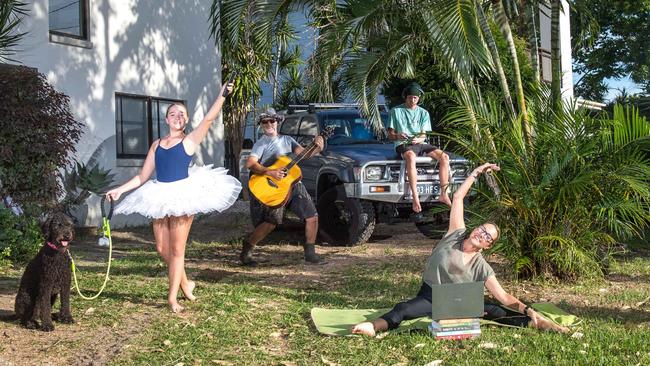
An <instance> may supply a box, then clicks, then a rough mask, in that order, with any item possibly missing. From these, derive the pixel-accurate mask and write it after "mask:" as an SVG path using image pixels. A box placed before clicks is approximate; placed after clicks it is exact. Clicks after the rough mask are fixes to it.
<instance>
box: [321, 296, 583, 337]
mask: <svg viewBox="0 0 650 366" xmlns="http://www.w3.org/2000/svg"><path fill="white" fill-rule="evenodd" d="M531 307H532V308H533V309H535V311H537V312H539V313H540V314H542V315H543V316H545V317H546V318H548V319H550V320H552V321H554V322H555V323H557V324H560V325H563V326H567V327H572V326H576V325H578V324H580V322H581V319H580V318H578V317H577V316H575V315H572V314H569V313H567V312H566V311H564V310H562V309H560V308H559V307H557V306H556V305H555V304H551V303H535V304H531ZM389 310H390V309H324V308H313V309H311V319H312V321H313V322H314V325H315V326H316V329H317V330H318V332H319V333H322V334H325V335H331V336H350V335H353V334H352V332H351V330H352V327H353V326H354V325H355V324H358V323H362V322H365V321H371V320H373V319H376V318H378V317H380V316H381V315H384V314H386V313H387V312H388V311H389ZM430 323H431V318H429V317H422V318H417V319H411V320H406V321H404V322H402V323H401V324H400V326H399V327H398V328H397V329H394V330H393V331H392V332H405V331H412V330H425V331H426V330H427V327H428V326H429V324H430ZM481 325H494V326H500V327H513V328H516V327H514V326H512V325H505V324H501V323H497V322H494V321H490V320H485V319H481Z"/></svg>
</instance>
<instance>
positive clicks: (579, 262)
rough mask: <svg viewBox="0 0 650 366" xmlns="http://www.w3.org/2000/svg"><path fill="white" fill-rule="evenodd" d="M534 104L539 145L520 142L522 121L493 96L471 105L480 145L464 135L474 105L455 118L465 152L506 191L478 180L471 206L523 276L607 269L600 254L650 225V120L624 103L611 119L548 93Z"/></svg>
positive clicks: (596, 272)
mask: <svg viewBox="0 0 650 366" xmlns="http://www.w3.org/2000/svg"><path fill="white" fill-rule="evenodd" d="M529 102H530V105H529V107H530V110H529V112H530V122H531V125H532V126H533V127H534V131H535V135H534V138H533V140H532V145H528V144H525V143H524V142H523V141H524V139H523V132H522V128H521V123H519V122H518V121H517V120H514V121H511V120H508V119H504V118H503V115H502V113H503V112H502V110H501V109H500V108H499V107H498V106H497V104H496V103H495V102H490V101H489V100H488V101H487V102H483V101H481V99H480V98H479V97H477V98H476V100H474V101H465V102H464V103H473V104H474V105H473V108H474V110H475V111H477V112H478V113H477V115H476V117H477V119H478V124H479V126H480V130H481V132H482V136H483V138H482V140H481V142H480V143H478V144H477V143H475V142H473V141H471V140H470V139H468V138H467V137H466V136H469V135H470V129H471V128H472V127H471V126H470V125H469V124H468V123H467V121H468V116H467V114H466V113H467V112H466V111H467V110H468V108H459V109H457V110H456V111H455V112H454V113H452V114H450V116H449V120H450V121H452V122H453V123H454V125H455V127H456V128H457V130H456V131H457V133H456V135H455V136H454V138H455V140H456V141H457V142H458V143H459V145H461V146H464V147H465V148H464V150H463V154H464V155H465V156H467V157H469V158H471V159H472V160H473V161H475V162H477V163H478V162H484V161H494V162H497V163H498V164H499V165H500V166H501V171H500V172H499V173H498V174H496V175H495V176H496V178H497V179H498V180H499V185H500V188H501V194H500V196H499V197H498V198H497V197H495V196H494V195H493V194H492V193H491V192H490V190H489V187H486V186H479V188H478V190H479V199H478V200H477V201H476V202H475V203H474V204H473V205H472V206H471V208H472V210H474V211H475V212H476V213H477V214H478V215H476V216H475V219H476V220H485V219H491V220H494V221H496V222H497V223H498V224H499V225H500V227H501V232H502V237H503V240H501V241H500V243H499V245H498V247H495V248H494V249H495V250H497V251H500V252H502V253H504V254H506V255H507V256H508V257H509V258H510V259H511V260H512V262H513V264H514V268H515V270H516V271H517V272H518V273H519V274H523V275H526V276H528V275H553V276H557V277H561V278H573V277H577V276H588V275H595V276H599V275H602V272H603V270H605V269H606V268H603V264H606V263H607V261H603V253H605V254H606V253H607V252H608V251H609V249H610V248H611V247H612V245H613V244H615V243H616V241H617V240H629V239H631V238H632V237H635V236H636V237H640V236H641V235H642V233H643V232H644V230H645V229H646V228H647V227H648V223H649V222H650V215H649V214H648V212H650V184H649V183H650V160H649V159H648V156H647V155H646V154H645V151H647V149H648V144H649V142H650V127H649V125H648V122H647V121H646V120H645V118H642V117H640V116H639V115H638V113H637V111H636V110H634V109H632V108H628V109H624V108H623V107H621V106H618V107H616V108H615V110H614V114H613V116H612V117H611V118H610V117H609V116H608V115H607V114H605V113H603V114H602V115H600V116H596V117H593V116H590V115H589V114H588V113H586V112H584V111H576V110H575V109H574V106H572V105H568V104H567V105H565V106H564V109H563V110H561V111H559V112H554V111H553V110H552V108H551V107H550V98H548V95H541V96H539V97H536V98H531V99H530V101H529ZM488 130H489V131H490V133H491V136H492V141H493V142H494V145H493V146H494V148H492V145H491V144H490V143H488V141H489V137H488V136H489V135H488V134H487V132H488Z"/></svg>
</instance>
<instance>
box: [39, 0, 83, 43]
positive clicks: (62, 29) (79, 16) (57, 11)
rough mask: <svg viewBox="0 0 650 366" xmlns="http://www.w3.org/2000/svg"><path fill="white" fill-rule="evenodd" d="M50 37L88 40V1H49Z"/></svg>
mask: <svg viewBox="0 0 650 366" xmlns="http://www.w3.org/2000/svg"><path fill="white" fill-rule="evenodd" d="M48 3H49V11H48V13H49V14H48V16H49V21H50V35H51V36H59V37H69V38H74V39H78V40H85V41H87V40H88V0H49V1H48Z"/></svg>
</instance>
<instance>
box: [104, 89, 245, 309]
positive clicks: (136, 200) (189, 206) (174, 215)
mask: <svg viewBox="0 0 650 366" xmlns="http://www.w3.org/2000/svg"><path fill="white" fill-rule="evenodd" d="M232 88H233V84H232V83H228V84H226V85H224V86H223V87H222V88H221V92H219V96H218V97H217V99H216V100H215V102H214V104H213V105H212V107H211V108H210V110H209V111H208V113H207V114H206V115H205V117H204V118H203V120H202V121H201V123H200V124H199V125H198V126H197V127H196V128H195V129H194V130H193V131H192V132H190V133H189V134H187V135H186V134H185V132H184V130H185V126H186V125H187V122H188V120H189V118H188V113H187V109H186V108H185V106H184V105H182V104H173V105H171V106H169V108H168V109H167V115H166V117H165V121H166V122H167V125H168V126H169V135H167V136H165V137H163V138H161V139H159V140H156V141H154V143H153V144H152V145H151V147H150V148H149V152H148V153H147V158H146V159H145V161H144V165H143V166H142V170H140V174H138V175H136V176H134V177H133V178H131V180H129V181H128V182H126V183H124V184H123V185H121V186H119V187H118V188H115V189H113V190H111V191H109V192H108V193H106V196H107V197H108V198H109V199H113V200H118V199H119V198H120V196H121V195H122V194H123V193H125V192H128V191H130V190H132V189H134V188H138V187H140V186H141V187H140V188H138V189H137V190H136V191H135V192H133V193H131V194H130V195H129V196H128V197H126V198H125V199H124V201H122V202H120V204H118V206H117V207H116V208H115V213H116V214H131V213H139V214H141V215H144V216H147V217H149V218H152V219H153V235H154V238H155V240H156V250H157V251H158V253H159V254H160V256H161V257H162V258H163V260H164V261H165V263H167V265H168V267H169V296H168V298H167V301H168V302H169V306H170V308H171V310H172V311H173V312H174V313H177V312H180V311H181V310H183V307H182V306H180V304H179V303H178V301H177V299H176V298H177V295H178V289H179V287H180V288H181V289H182V290H183V294H184V295H185V297H186V298H187V299H189V300H190V301H194V300H196V297H195V296H194V295H193V294H192V291H193V290H194V287H195V283H194V282H193V281H190V280H188V279H187V275H186V274H185V244H186V242H187V236H188V234H189V232H190V227H191V226H192V220H193V218H194V215H195V214H197V213H206V212H212V211H219V212H221V211H223V210H225V209H227V208H228V207H230V206H231V205H232V204H233V203H234V202H235V200H236V199H237V197H238V196H239V191H240V190H241V183H239V181H238V180H237V179H235V178H234V177H232V176H229V175H228V174H226V173H227V170H226V169H224V168H216V169H212V168H211V166H204V167H198V168H192V169H189V168H188V167H189V164H190V162H191V161H192V156H193V155H194V153H195V152H196V149H197V147H198V145H199V144H200V143H201V141H203V139H204V138H205V136H206V135H207V133H208V130H209V129H210V126H211V125H212V122H214V120H215V119H216V118H217V116H218V115H219V112H220V111H221V107H222V106H223V103H224V101H225V99H226V98H225V96H224V94H225V95H227V94H228V93H229V92H230V91H232ZM154 169H155V171H156V179H155V180H151V181H148V180H149V178H150V177H151V175H152V174H153V172H154ZM145 182H146V183H145ZM143 183H144V185H143Z"/></svg>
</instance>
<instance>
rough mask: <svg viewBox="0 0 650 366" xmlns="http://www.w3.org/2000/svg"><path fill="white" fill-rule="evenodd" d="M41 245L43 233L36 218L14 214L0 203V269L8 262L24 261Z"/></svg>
mask: <svg viewBox="0 0 650 366" xmlns="http://www.w3.org/2000/svg"><path fill="white" fill-rule="evenodd" d="M42 245H43V235H42V234H41V229H40V227H39V225H38V222H37V221H36V219H34V218H32V217H29V216H26V215H20V216H18V215H14V214H13V213H12V212H11V210H9V209H7V208H5V207H4V206H2V205H0V270H1V269H2V268H3V267H6V266H7V265H8V262H9V261H11V262H14V263H24V262H26V261H28V260H30V259H31V258H32V257H33V256H34V255H35V254H36V253H37V252H38V251H39V249H40V247H41V246H42Z"/></svg>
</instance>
